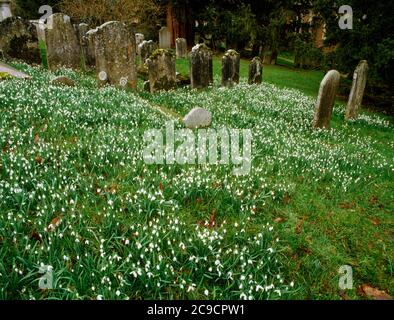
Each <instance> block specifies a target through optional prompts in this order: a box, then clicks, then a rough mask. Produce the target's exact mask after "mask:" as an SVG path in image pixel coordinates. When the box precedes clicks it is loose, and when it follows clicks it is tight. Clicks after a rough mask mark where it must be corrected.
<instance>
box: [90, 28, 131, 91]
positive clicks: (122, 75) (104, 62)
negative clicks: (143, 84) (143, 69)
mask: <svg viewBox="0 0 394 320" xmlns="http://www.w3.org/2000/svg"><path fill="white" fill-rule="evenodd" d="M93 36H94V41H95V48H96V50H95V56H96V74H97V80H98V83H99V84H100V85H104V84H106V83H109V84H112V85H115V86H117V87H120V88H132V89H135V88H136V87H137V67H136V61H135V58H136V46H135V35H134V34H133V32H132V31H131V30H130V29H129V28H128V27H127V26H126V25H125V24H124V23H122V22H119V21H110V22H106V23H104V24H103V25H101V26H100V27H98V28H97V30H96V31H95V32H93Z"/></svg>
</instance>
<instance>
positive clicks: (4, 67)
mask: <svg viewBox="0 0 394 320" xmlns="http://www.w3.org/2000/svg"><path fill="white" fill-rule="evenodd" d="M0 73H7V74H9V75H10V76H13V77H15V78H19V79H31V76H29V75H28V74H26V73H24V72H22V71H19V70H17V69H15V68H14V67H11V66H10V65H8V64H6V63H4V62H1V61H0Z"/></svg>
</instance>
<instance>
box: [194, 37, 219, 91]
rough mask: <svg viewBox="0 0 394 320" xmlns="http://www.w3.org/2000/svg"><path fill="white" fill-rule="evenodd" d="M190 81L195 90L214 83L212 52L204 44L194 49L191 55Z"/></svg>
mask: <svg viewBox="0 0 394 320" xmlns="http://www.w3.org/2000/svg"><path fill="white" fill-rule="evenodd" d="M189 58H190V81H191V86H192V88H193V89H200V88H205V87H208V86H210V85H212V83H213V63H212V51H211V50H210V49H209V48H208V47H207V46H206V45H205V44H203V43H200V44H197V45H196V46H194V47H193V49H192V51H191V52H190V54H189Z"/></svg>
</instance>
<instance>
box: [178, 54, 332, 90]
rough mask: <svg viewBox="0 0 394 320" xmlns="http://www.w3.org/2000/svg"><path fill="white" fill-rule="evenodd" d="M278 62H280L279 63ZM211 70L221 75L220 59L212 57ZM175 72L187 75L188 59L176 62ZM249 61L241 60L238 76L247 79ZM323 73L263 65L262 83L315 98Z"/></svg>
mask: <svg viewBox="0 0 394 320" xmlns="http://www.w3.org/2000/svg"><path fill="white" fill-rule="evenodd" d="M279 62H280V61H279ZM213 69H214V74H215V75H220V74H221V57H218V56H214V58H213ZM177 71H178V72H180V73H182V74H189V61H188V59H178V60H177ZM248 72H249V61H248V60H246V59H241V67H240V76H241V78H243V79H247V78H248ZM323 78H324V72H323V71H320V70H298V69H289V67H288V66H283V65H274V66H272V65H265V66H264V75H263V81H265V82H267V83H271V84H274V85H276V86H278V87H280V88H292V89H298V90H300V91H302V92H304V93H305V94H307V95H310V96H314V97H315V96H317V94H318V92H319V86H320V82H321V80H322V79H323Z"/></svg>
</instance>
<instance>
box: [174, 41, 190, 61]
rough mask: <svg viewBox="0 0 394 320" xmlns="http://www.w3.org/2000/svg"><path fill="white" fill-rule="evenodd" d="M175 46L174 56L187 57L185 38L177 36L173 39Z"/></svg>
mask: <svg viewBox="0 0 394 320" xmlns="http://www.w3.org/2000/svg"><path fill="white" fill-rule="evenodd" d="M175 46H176V50H175V51H176V57H177V58H178V59H179V58H186V57H187V41H186V39H185V38H177V39H176V40H175Z"/></svg>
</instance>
